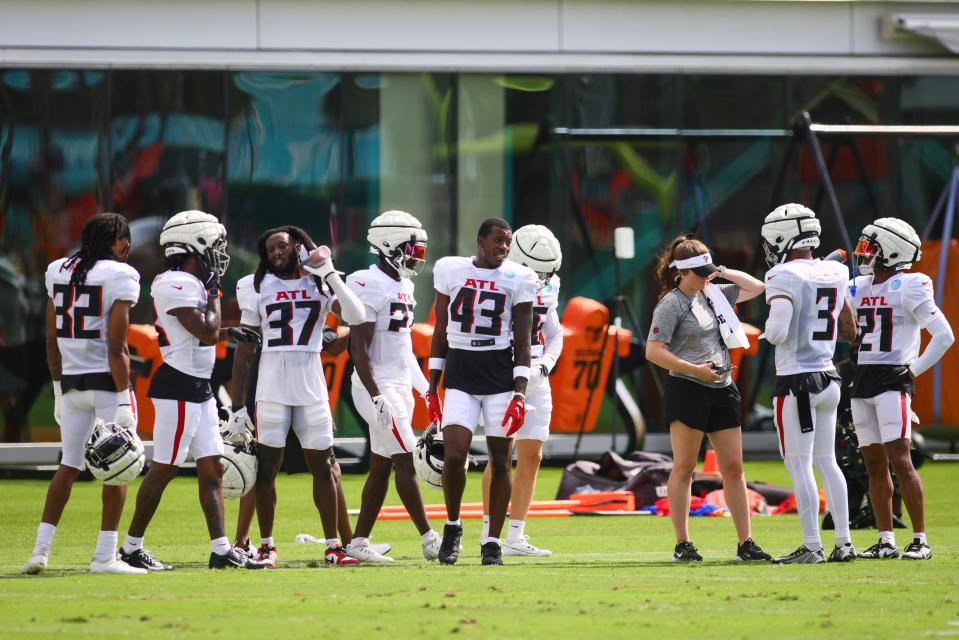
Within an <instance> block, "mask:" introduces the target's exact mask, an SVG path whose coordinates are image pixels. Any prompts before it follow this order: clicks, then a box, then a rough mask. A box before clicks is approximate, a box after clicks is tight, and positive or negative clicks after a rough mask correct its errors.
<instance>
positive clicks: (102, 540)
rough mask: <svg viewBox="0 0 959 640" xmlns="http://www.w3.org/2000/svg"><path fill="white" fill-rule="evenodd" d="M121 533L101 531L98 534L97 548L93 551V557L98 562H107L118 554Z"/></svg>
mask: <svg viewBox="0 0 959 640" xmlns="http://www.w3.org/2000/svg"><path fill="white" fill-rule="evenodd" d="M119 539H120V534H119V532H117V531H101V532H100V535H99V536H97V550H96V551H95V552H94V553H93V559H94V560H96V561H97V562H107V561H108V560H112V559H113V558H115V557H116V556H117V540H119Z"/></svg>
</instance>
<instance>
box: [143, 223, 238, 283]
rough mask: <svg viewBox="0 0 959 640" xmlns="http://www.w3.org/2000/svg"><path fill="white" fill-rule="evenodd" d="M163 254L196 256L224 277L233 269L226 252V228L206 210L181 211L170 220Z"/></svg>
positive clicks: (163, 236)
mask: <svg viewBox="0 0 959 640" xmlns="http://www.w3.org/2000/svg"><path fill="white" fill-rule="evenodd" d="M160 246H162V247H163V255H165V256H172V255H176V254H180V253H183V254H187V255H194V256H196V257H197V258H198V259H199V260H200V261H201V262H202V263H203V264H204V265H206V267H207V268H208V269H210V270H211V271H214V272H216V273H217V275H218V276H219V277H221V278H222V277H223V274H225V273H226V269H227V267H229V266H230V256H229V254H227V252H226V227H224V226H223V225H222V224H220V222H219V221H218V220H217V219H216V216H213V215H210V214H209V213H203V212H202V211H181V212H180V213H178V214H176V215H175V216H173V217H172V218H170V219H169V220H167V221H166V224H164V225H163V230H162V231H161V232H160Z"/></svg>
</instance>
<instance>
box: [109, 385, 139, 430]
mask: <svg viewBox="0 0 959 640" xmlns="http://www.w3.org/2000/svg"><path fill="white" fill-rule="evenodd" d="M113 421H114V422H115V423H117V424H118V425H120V426H121V427H123V428H124V429H127V430H129V431H136V430H137V419H136V416H134V415H133V406H132V401H131V400H130V390H129V389H125V390H123V391H117V412H116V413H115V414H114V416H113Z"/></svg>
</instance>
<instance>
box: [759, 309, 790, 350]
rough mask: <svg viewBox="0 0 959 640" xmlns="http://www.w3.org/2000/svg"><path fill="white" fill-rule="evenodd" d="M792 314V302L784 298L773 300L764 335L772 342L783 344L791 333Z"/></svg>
mask: <svg viewBox="0 0 959 640" xmlns="http://www.w3.org/2000/svg"><path fill="white" fill-rule="evenodd" d="M792 315H793V303H792V302H790V301H789V300H784V299H783V298H777V299H776V300H773V301H772V304H771V305H770V307H769V318H768V319H767V320H766V329H765V331H763V337H764V338H766V340H768V341H769V342H770V343H772V344H782V343H783V342H784V341H785V340H786V336H787V335H789V321H790V320H792Z"/></svg>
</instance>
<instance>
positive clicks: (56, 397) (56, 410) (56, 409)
mask: <svg viewBox="0 0 959 640" xmlns="http://www.w3.org/2000/svg"><path fill="white" fill-rule="evenodd" d="M62 397H63V391H62V387H61V386H60V381H59V380H54V381H53V419H54V420H55V421H56V423H57V426H60V399H61V398H62Z"/></svg>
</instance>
